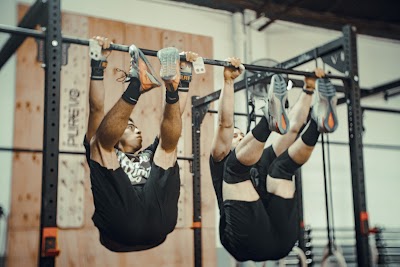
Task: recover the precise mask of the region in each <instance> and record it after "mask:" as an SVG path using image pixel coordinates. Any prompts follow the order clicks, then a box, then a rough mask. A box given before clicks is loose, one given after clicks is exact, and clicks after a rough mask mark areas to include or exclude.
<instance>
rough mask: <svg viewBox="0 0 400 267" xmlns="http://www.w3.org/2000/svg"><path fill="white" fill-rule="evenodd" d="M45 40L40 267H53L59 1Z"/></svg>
mask: <svg viewBox="0 0 400 267" xmlns="http://www.w3.org/2000/svg"><path fill="white" fill-rule="evenodd" d="M47 14H48V24H47V27H46V39H45V62H46V66H45V92H44V125H43V165H42V206H41V217H40V246H39V266H46V267H48V266H54V264H55V256H57V255H58V249H57V228H56V227H57V220H56V219H57V184H58V154H59V147H58V143H59V121H60V119H59V118H60V74H61V45H62V36H61V7H60V0H49V1H48V3H47Z"/></svg>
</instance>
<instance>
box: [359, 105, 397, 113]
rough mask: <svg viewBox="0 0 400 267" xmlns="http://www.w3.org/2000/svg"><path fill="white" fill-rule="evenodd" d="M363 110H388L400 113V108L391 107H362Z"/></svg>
mask: <svg viewBox="0 0 400 267" xmlns="http://www.w3.org/2000/svg"><path fill="white" fill-rule="evenodd" d="M361 109H362V110H366V111H377V112H388V113H396V114H400V110H399V109H390V108H374V107H361Z"/></svg>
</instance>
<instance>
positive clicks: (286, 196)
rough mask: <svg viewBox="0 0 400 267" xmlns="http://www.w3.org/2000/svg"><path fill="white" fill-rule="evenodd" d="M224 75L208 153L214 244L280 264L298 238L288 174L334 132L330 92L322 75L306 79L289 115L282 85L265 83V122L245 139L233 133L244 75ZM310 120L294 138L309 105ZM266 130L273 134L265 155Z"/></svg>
mask: <svg viewBox="0 0 400 267" xmlns="http://www.w3.org/2000/svg"><path fill="white" fill-rule="evenodd" d="M229 60H230V62H231V63H232V65H233V66H235V67H236V68H229V67H226V68H225V69H224V86H223V89H222V92H221V95H220V98H219V110H218V126H217V130H216V133H215V135H214V140H213V144H212V148H211V156H210V169H211V176H212V182H213V185H214V189H215V193H216V196H217V201H218V206H219V209H220V225H219V231H220V239H221V243H222V245H223V246H224V247H225V248H226V250H227V251H228V252H229V253H230V254H231V255H232V256H233V257H234V258H235V259H236V260H238V261H246V260H253V261H266V260H277V259H281V258H283V257H285V256H286V255H287V254H288V253H289V252H290V251H291V249H292V247H293V246H294V244H295V242H296V240H297V238H298V230H299V221H298V214H297V209H296V201H295V197H294V195H295V186H294V181H293V180H292V177H293V175H294V172H295V171H296V170H297V169H298V168H300V166H302V165H303V164H304V163H306V162H307V160H308V159H309V157H310V156H311V153H312V151H313V149H314V146H315V144H316V143H317V140H318V138H319V135H320V132H333V131H334V130H335V129H336V128H337V125H338V122H337V116H336V102H337V97H336V90H335V88H334V86H333V85H332V84H331V83H330V81H329V80H328V79H325V78H321V77H323V76H324V72H323V71H322V70H320V69H317V70H316V71H315V74H316V76H317V77H319V79H315V78H312V77H306V78H305V86H304V89H303V92H302V93H301V94H300V97H299V99H298V101H297V102H296V104H295V105H294V106H293V108H292V109H291V111H290V113H289V116H287V115H286V111H285V108H284V105H285V101H286V99H287V90H286V82H285V80H284V78H283V77H282V76H281V75H274V76H272V79H271V82H270V87H269V90H268V96H267V101H266V106H265V107H264V108H263V112H264V115H265V116H264V117H263V118H262V119H261V120H260V122H259V123H258V124H257V125H256V126H255V128H254V129H253V130H252V131H251V132H249V133H248V134H247V135H246V136H244V135H243V133H242V132H241V131H240V130H239V129H238V128H235V127H234V108H233V107H234V90H233V89H234V87H233V84H234V80H235V78H237V77H238V76H239V75H240V73H241V72H242V71H243V70H244V67H243V65H242V64H241V63H240V60H239V59H237V58H230V59H229ZM313 95H315V99H314V100H315V101H314V104H313V108H312V113H311V119H310V120H309V122H308V124H307V127H306V128H305V129H304V131H303V132H302V134H301V138H297V137H298V135H299V134H300V132H301V130H302V128H303V126H304V125H305V124H306V123H307V118H308V114H309V110H310V106H311V102H312V96H313ZM271 131H275V132H278V133H280V134H281V135H279V136H278V137H277V138H276V139H274V141H273V143H272V145H271V146H269V147H267V148H264V145H265V142H266V141H267V139H268V137H269V135H270V133H271Z"/></svg>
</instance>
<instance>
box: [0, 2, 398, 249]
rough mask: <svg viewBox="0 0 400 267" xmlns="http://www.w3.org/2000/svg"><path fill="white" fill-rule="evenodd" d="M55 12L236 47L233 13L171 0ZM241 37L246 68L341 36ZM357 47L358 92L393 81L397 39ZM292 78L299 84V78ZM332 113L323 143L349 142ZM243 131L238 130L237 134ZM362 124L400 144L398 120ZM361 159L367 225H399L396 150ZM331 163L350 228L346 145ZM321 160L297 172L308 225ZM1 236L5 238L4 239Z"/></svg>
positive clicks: (5, 196)
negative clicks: (333, 125)
mask: <svg viewBox="0 0 400 267" xmlns="http://www.w3.org/2000/svg"><path fill="white" fill-rule="evenodd" d="M21 2H24V3H28V4H31V3H33V2H34V1H33V0H23V1H21ZM62 9H63V10H64V11H68V12H75V13H80V14H86V15H90V16H97V17H102V18H107V19H114V20H119V21H125V22H128V23H134V24H141V25H147V26H153V27H159V28H167V29H170V30H176V31H182V32H186V33H193V34H200V35H206V36H211V37H212V38H213V44H214V47H213V50H214V58H215V59H225V58H227V57H229V56H232V55H234V51H238V50H240V46H239V47H238V46H235V45H234V44H233V41H232V40H233V37H232V25H231V23H232V16H231V14H230V13H227V12H221V11H214V10H211V9H205V8H197V7H193V6H191V5H185V4H177V3H171V2H168V4H166V2H165V1H162V0H160V1H159V0H153V1H152V0H114V1H95V0H87V1H81V0H65V1H63V2H62ZM15 10H16V2H15V1H12V0H2V1H1V8H0V22H1V23H5V24H11V25H15V24H16V23H15V17H16V15H15ZM248 34H249V35H248V37H251V40H249V41H248V42H247V45H248V46H249V47H251V51H250V53H248V54H247V62H246V63H250V62H252V61H254V60H257V59H260V58H271V59H275V60H278V61H284V60H286V59H289V58H291V57H293V56H296V55H299V54H301V53H302V52H305V51H307V50H309V49H312V48H314V47H316V46H320V45H323V44H324V43H327V42H329V41H331V40H333V39H336V38H338V37H339V36H340V35H341V33H340V32H336V31H328V30H323V29H319V28H312V27H306V26H300V25H295V24H291V23H284V22H277V23H274V24H272V25H271V26H270V27H269V28H267V29H266V30H265V31H264V32H261V33H260V32H257V31H254V30H250V31H249V33H248ZM6 36H7V35H4V34H0V38H2V39H4V38H6ZM0 40H1V39H0ZM237 41H238V40H237V39H236V42H237ZM238 45H239V44H238ZM358 49H359V50H358V56H359V73H360V84H361V86H362V87H371V86H375V85H379V84H382V83H384V82H387V81H390V80H394V79H398V78H399V76H400V75H399V74H400V73H399V71H398V69H399V68H398V66H399V63H398V62H400V43H399V42H393V41H388V40H384V39H377V38H372V37H365V36H359V38H358ZM14 64H15V63H14V62H12V61H10V62H9V63H8V65H7V68H4V69H2V71H1V72H0V84H1V90H0V94H1V97H0V101H1V103H0V105H1V106H2V108H3V110H4V108H5V109H6V112H3V110H2V112H0V119H1V125H2V126H3V125H4V124H5V125H6V127H4V129H9V130H10V131H4V130H2V131H1V138H0V144H1V145H3V144H4V146H11V145H12V136H13V134H12V129H13V123H12V121H13V118H12V115H9V114H13V110H14V109H13V108H14V107H13V103H14V88H15V81H14V80H15V75H14V73H15V71H14V69H15V65H14ZM313 68H314V63H310V64H308V65H307V66H303V67H302V68H301V69H303V70H305V69H308V70H311V69H313ZM214 75H215V79H214V80H215V88H216V89H219V88H221V85H222V68H220V67H219V68H218V67H216V68H214ZM296 78H298V79H300V78H299V77H296ZM236 100H237V105H236V106H237V107H238V111H243V110H245V105H246V104H245V102H244V100H245V97H244V95H243V93H242V94H238V96H237V97H236ZM362 103H363V104H364V103H365V104H368V105H370V106H380V107H392V108H397V109H400V98H399V97H395V98H393V99H390V100H389V101H388V102H385V101H383V100H382V96H376V97H372V98H369V99H366V100H363V101H362ZM338 112H339V115H340V117H339V119H340V128H339V129H338V131H337V132H335V133H334V134H332V135H331V136H330V141H345V142H346V141H348V132H347V115H346V114H347V109H346V107H345V106H341V107H339V108H338ZM6 114H7V115H6ZM241 124H242V125H245V121H241ZM7 126H8V127H7ZM244 127H245V126H244ZM244 127H243V126H242V128H243V129H244ZM365 127H366V132H365V135H364V137H365V138H364V142H365V143H385V144H395V145H400V139H399V138H398V133H399V130H400V116H399V115H396V114H394V115H390V114H386V113H379V114H378V113H371V112H368V113H366V114H365ZM3 136H4V137H3ZM0 157H1V158H0V162H1V163H0V164H1V167H0V169H1V170H2V174H3V177H2V178H1V179H0V201H1V202H0V204H1V205H3V206H5V207H6V210H8V205H9V193H10V192H9V187H10V186H9V183H10V177H11V175H10V167H11V161H10V160H11V159H10V158H9V153H4V152H1V153H0ZM7 157H8V158H7ZM364 158H365V178H366V188H367V200H368V206H367V207H368V210H369V213H370V221H371V225H374V224H376V223H379V224H383V225H386V226H397V227H399V226H400V225H399V221H400V215H399V214H398V213H394V212H391V211H390V210H389V209H388V206H389V205H390V204H391V203H399V202H400V197H399V194H397V193H396V191H395V190H396V189H397V188H400V182H399V178H400V177H399V174H398V173H399V169H398V168H399V167H398V166H397V165H396V163H398V162H399V158H400V151H399V150H391V151H387V150H380V149H365V151H364ZM331 160H332V162H331V164H332V175H333V193H334V211H335V224H336V225H337V226H352V225H353V210H352V193H351V173H350V159H349V149H348V147H346V146H343V147H339V146H332V147H331ZM321 161H322V160H321V153H320V146H319V147H317V148H316V151H315V153H314V154H313V156H312V157H311V159H310V162H309V163H307V164H306V165H305V166H304V168H303V176H304V208H305V219H306V223H307V224H311V225H313V226H324V225H325V213H324V201H323V193H322V192H323V180H322V162H321ZM210 197H213V196H210ZM1 236H4V234H2V235H1ZM0 247H1V246H0Z"/></svg>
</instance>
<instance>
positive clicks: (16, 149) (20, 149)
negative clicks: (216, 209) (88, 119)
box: [0, 147, 193, 161]
mask: <svg viewBox="0 0 400 267" xmlns="http://www.w3.org/2000/svg"><path fill="white" fill-rule="evenodd" d="M1 151H7V152H24V153H42V152H43V150H41V149H30V148H15V147H14V148H10V147H0V152H1ZM60 154H70V155H86V153H85V152H75V151H60ZM178 160H188V161H192V160H193V157H181V156H178Z"/></svg>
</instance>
